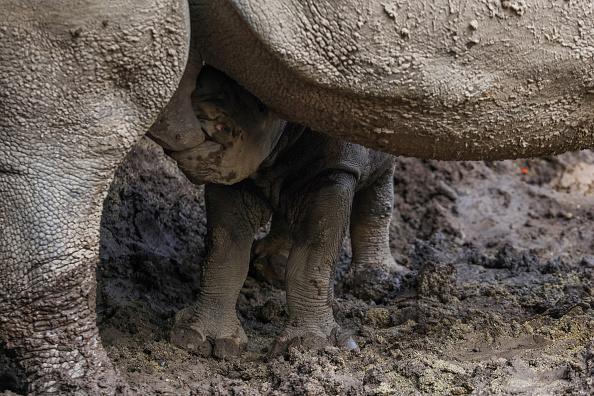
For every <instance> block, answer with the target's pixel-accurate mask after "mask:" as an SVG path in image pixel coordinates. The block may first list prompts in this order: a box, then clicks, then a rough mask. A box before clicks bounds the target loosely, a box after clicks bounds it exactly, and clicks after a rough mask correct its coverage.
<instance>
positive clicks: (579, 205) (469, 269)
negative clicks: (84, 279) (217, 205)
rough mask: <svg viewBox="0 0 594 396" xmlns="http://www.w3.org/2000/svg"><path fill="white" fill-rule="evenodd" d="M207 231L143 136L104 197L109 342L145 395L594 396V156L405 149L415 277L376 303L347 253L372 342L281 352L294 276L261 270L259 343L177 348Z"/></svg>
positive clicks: (343, 313) (403, 182)
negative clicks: (268, 275) (277, 341)
mask: <svg viewBox="0 0 594 396" xmlns="http://www.w3.org/2000/svg"><path fill="white" fill-rule="evenodd" d="M205 231H206V229H205V219H204V206H203V198H202V190H201V189H200V188H196V187H194V186H192V185H191V184H190V183H188V182H187V180H186V179H185V178H184V177H183V176H182V175H181V174H180V173H179V172H178V170H177V168H176V166H175V165H174V164H173V163H172V162H171V161H169V160H167V159H165V157H164V156H163V154H162V152H161V150H160V149H159V148H158V147H157V146H156V145H154V144H152V143H151V142H150V141H148V140H144V141H142V142H141V143H140V144H139V145H138V146H137V147H136V148H135V149H134V151H133V152H132V153H131V154H130V155H129V156H128V158H127V160H126V162H125V163H124V164H123V166H122V167H121V168H120V169H119V171H118V174H117V179H116V181H115V182H114V184H113V186H112V189H111V192H110V194H109V197H108V199H107V200H106V203H105V213H104V218H103V225H102V245H101V264H100V266H99V268H98V270H97V275H98V302H97V310H98V316H99V319H98V320H99V327H100V331H101V336H102V338H103V342H104V345H106V349H107V351H108V354H109V356H110V357H111V359H113V361H114V362H115V364H116V366H117V367H118V369H119V370H120V372H121V373H122V374H123V376H124V377H125V378H126V379H127V380H128V381H129V383H130V384H131V386H132V388H133V389H134V390H135V391H137V392H138V393H139V394H175V395H178V394H185V395H190V394H192V395H201V394H238V395H260V394H272V395H282V394H308V395H324V394H353V395H359V394H364V395H466V394H474V395H493V394H499V395H563V394H566V395H590V394H592V393H594V290H593V288H592V286H593V285H594V283H593V278H594V235H593V234H594V153H592V152H589V151H583V152H578V153H569V154H564V155H561V156H558V157H552V158H546V159H534V160H528V161H526V160H517V161H503V162H439V161H421V160H416V159H408V158H400V159H398V162H397V166H396V173H395V209H394V217H393V221H392V226H391V240H392V245H391V247H392V253H393V255H394V258H395V259H396V261H397V262H398V263H399V264H402V265H404V266H406V267H408V268H409V269H411V270H412V271H411V273H410V274H408V275H407V276H406V277H405V278H404V279H401V280H399V286H398V287H397V288H394V289H392V290H387V291H386V293H385V296H384V297H383V298H381V299H379V300H378V301H365V300H361V299H358V298H356V297H355V295H357V294H358V293H356V291H353V290H349V288H348V287H346V286H345V285H346V282H344V279H343V278H344V276H343V275H344V274H345V273H346V270H347V269H348V265H349V260H350V252H349V246H348V241H346V242H345V246H344V250H343V253H342V255H341V260H340V263H339V265H338V267H337V280H336V302H335V304H334V308H335V315H336V317H337V319H338V321H339V323H341V324H342V325H343V326H344V327H345V328H348V329H350V330H351V331H352V332H353V334H354V336H355V338H356V340H357V342H358V343H359V346H360V349H361V350H360V351H359V352H358V353H351V352H345V351H342V350H339V349H337V348H335V347H326V348H323V349H321V350H316V351H312V350H307V349H306V348H303V347H297V348H290V349H289V352H288V353H287V354H286V355H285V356H280V357H269V355H268V352H269V348H270V347H271V345H272V343H273V341H274V338H275V336H276V335H277V334H279V332H280V331H281V330H282V328H283V323H284V321H285V320H286V318H287V313H286V310H285V305H284V292H283V291H282V289H279V288H278V287H277V286H278V285H276V286H275V285H272V284H268V283H266V282H265V281H263V280H262V279H261V277H258V276H250V277H249V278H248V279H247V281H246V283H245V285H244V287H243V290H242V293H241V295H240V298H239V302H238V311H239V318H240V320H241V322H242V324H243V326H244V328H245V330H246V333H247V335H248V337H249V339H250V343H249V348H248V351H247V352H245V353H244V354H243V355H242V356H240V357H237V358H231V359H227V360H217V359H214V358H208V359H206V358H200V357H196V356H193V355H190V354H188V353H186V352H185V351H183V350H180V349H178V348H176V347H174V346H172V345H171V344H170V343H169V342H168V331H169V329H170V327H171V325H172V319H173V315H174V313H175V312H176V311H177V310H178V309H180V308H182V307H184V306H186V305H188V304H190V303H191V301H192V300H193V298H194V296H195V295H196V293H197V292H198V290H199V287H200V285H199V270H200V264H201V262H202V260H203V258H204V254H205V252H204V243H203V238H204V234H205ZM252 274H254V272H253V271H252ZM256 275H257V274H256Z"/></svg>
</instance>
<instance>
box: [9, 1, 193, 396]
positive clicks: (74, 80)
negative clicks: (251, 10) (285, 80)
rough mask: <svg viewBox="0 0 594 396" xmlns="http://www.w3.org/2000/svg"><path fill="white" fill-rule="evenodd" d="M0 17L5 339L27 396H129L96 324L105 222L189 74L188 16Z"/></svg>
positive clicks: (175, 7) (158, 5)
mask: <svg viewBox="0 0 594 396" xmlns="http://www.w3.org/2000/svg"><path fill="white" fill-rule="evenodd" d="M74 3H75V4H74ZM149 9H150V12H147V10H149ZM0 15H1V16H0V339H2V340H3V341H4V342H5V343H6V345H7V347H8V348H10V349H12V350H13V351H14V352H15V353H16V357H17V360H18V363H19V364H20V366H21V367H23V369H24V370H25V374H26V377H27V383H28V384H27V390H28V392H29V393H30V394H34V395H37V394H42V395H45V394H54V393H55V394H72V393H75V392H78V393H77V394H81V395H82V394H90V395H98V394H114V393H116V392H117V393H123V392H125V389H126V384H125V382H124V381H122V380H121V379H120V377H119V375H118V374H117V373H116V371H115V370H114V367H113V365H112V363H111V361H110V360H109V359H108V357H107V354H106V353H105V351H104V349H103V347H102V345H101V340H100V337H99V331H98V329H97V325H96V315H95V290H96V289H95V288H96V285H95V271H96V264H97V263H98V261H99V223H100V219H101V210H102V206H103V199H104V197H105V195H106V194H107V190H108V188H109V185H110V182H111V180H112V178H113V173H114V171H115V169H116V168H117V166H118V164H119V163H120V162H121V161H122V159H123V158H124V156H125V155H126V153H127V151H128V150H129V149H130V148H131V147H132V145H133V144H134V143H135V142H136V141H137V140H138V139H139V138H140V137H141V136H142V135H143V134H144V133H145V132H146V130H147V129H148V128H149V127H150V126H151V124H152V123H153V121H154V120H155V118H156V117H157V116H158V114H159V112H160V111H161V109H163V107H164V106H165V105H166V104H167V101H168V100H169V98H170V97H171V96H172V95H173V92H174V91H175V89H176V86H177V83H178V81H179V79H180V77H181V75H182V73H183V70H184V64H185V59H186V57H187V53H188V47H189V26H188V25H187V23H186V21H187V19H188V8H187V4H186V3H185V2H183V1H180V0H150V1H147V2H127V1H117V0H116V1H109V2H96V1H91V0H83V1H76V2H72V1H67V0H55V1H49V2H43V4H41V3H39V2H37V1H30V0H2V1H0ZM0 388H1V387H0Z"/></svg>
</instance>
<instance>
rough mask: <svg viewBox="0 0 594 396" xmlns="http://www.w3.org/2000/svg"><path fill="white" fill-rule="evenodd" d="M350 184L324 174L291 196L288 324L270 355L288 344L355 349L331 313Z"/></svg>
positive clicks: (344, 176)
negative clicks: (291, 242)
mask: <svg viewBox="0 0 594 396" xmlns="http://www.w3.org/2000/svg"><path fill="white" fill-rule="evenodd" d="M355 186H356V179H355V177H354V176H353V175H351V174H348V173H344V172H330V173H326V174H324V175H321V176H319V177H318V178H317V179H316V180H314V181H313V182H312V183H310V184H308V187H307V190H306V191H302V192H299V193H298V194H294V197H292V198H291V201H292V205H289V207H288V213H289V217H290V219H289V220H290V221H289V224H290V230H291V234H292V240H293V245H292V247H291V251H290V254H289V259H288V262H287V271H286V284H287V305H288V309H289V322H288V324H287V326H286V328H285V329H284V331H283V332H282V334H281V335H280V336H279V337H278V339H277V341H276V344H275V346H274V348H273V351H272V352H273V354H274V353H280V352H282V351H284V350H285V349H286V348H287V347H289V346H290V345H292V344H294V343H303V344H305V345H307V346H311V347H319V346H323V345H326V344H328V343H330V344H336V345H339V346H342V347H345V348H346V349H356V348H357V344H356V343H355V342H354V340H353V339H352V338H351V337H350V336H345V335H344V334H343V332H342V331H341V330H340V327H339V325H338V324H337V323H336V321H335V319H334V315H333V313H332V301H333V298H334V289H333V279H334V268H335V264H336V260H337V258H338V254H339V252H340V247H341V245H342V241H343V239H344V235H345V232H346V228H347V224H348V216H349V214H350V212H351V205H352V201H353V194H354V191H355Z"/></svg>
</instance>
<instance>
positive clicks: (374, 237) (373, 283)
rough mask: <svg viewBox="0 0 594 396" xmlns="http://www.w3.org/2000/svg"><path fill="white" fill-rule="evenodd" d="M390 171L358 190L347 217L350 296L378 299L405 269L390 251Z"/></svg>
mask: <svg viewBox="0 0 594 396" xmlns="http://www.w3.org/2000/svg"><path fill="white" fill-rule="evenodd" d="M393 174H394V168H393V167H392V166H390V168H389V169H388V170H387V171H386V172H385V173H384V174H383V175H381V176H380V177H379V178H378V179H377V180H376V181H375V182H374V183H373V184H371V185H370V186H368V187H366V188H364V189H362V190H360V191H358V192H357V193H356V194H355V198H354V200H353V210H352V214H351V230H350V231H351V245H352V249H353V261H352V264H351V269H350V272H349V274H348V275H347V277H346V282H347V285H348V286H349V291H350V292H351V293H353V294H354V295H356V296H358V297H360V298H364V299H372V300H380V299H381V298H382V297H385V296H386V294H387V293H388V292H390V291H391V290H393V289H394V288H395V287H397V285H398V284H399V279H398V277H399V276H402V275H404V274H406V273H407V272H408V271H409V270H408V269H407V268H406V267H403V266H401V265H399V264H397V263H396V262H395V261H394V257H392V253H391V252H390V232H389V227H390V221H391V220H392V209H393V206H394V180H393Z"/></svg>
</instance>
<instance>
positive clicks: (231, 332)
mask: <svg viewBox="0 0 594 396" xmlns="http://www.w3.org/2000/svg"><path fill="white" fill-rule="evenodd" d="M247 341H248V339H247V336H246V334H245V331H244V330H243V327H241V324H240V323H239V319H237V316H236V315H235V313H233V314H227V315H224V314H223V315H221V314H220V313H218V312H210V313H209V312H204V311H203V312H202V313H201V312H200V309H199V308H197V307H188V308H185V309H183V310H181V311H179V312H178V313H177V315H176V316H175V324H174V325H173V328H172V330H171V342H172V343H173V344H174V345H176V346H178V347H179V348H182V349H185V350H186V351H188V352H190V353H193V354H196V355H200V356H214V357H217V358H219V359H222V358H226V357H230V356H237V355H240V354H241V353H242V352H243V351H245V349H246V347H247Z"/></svg>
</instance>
